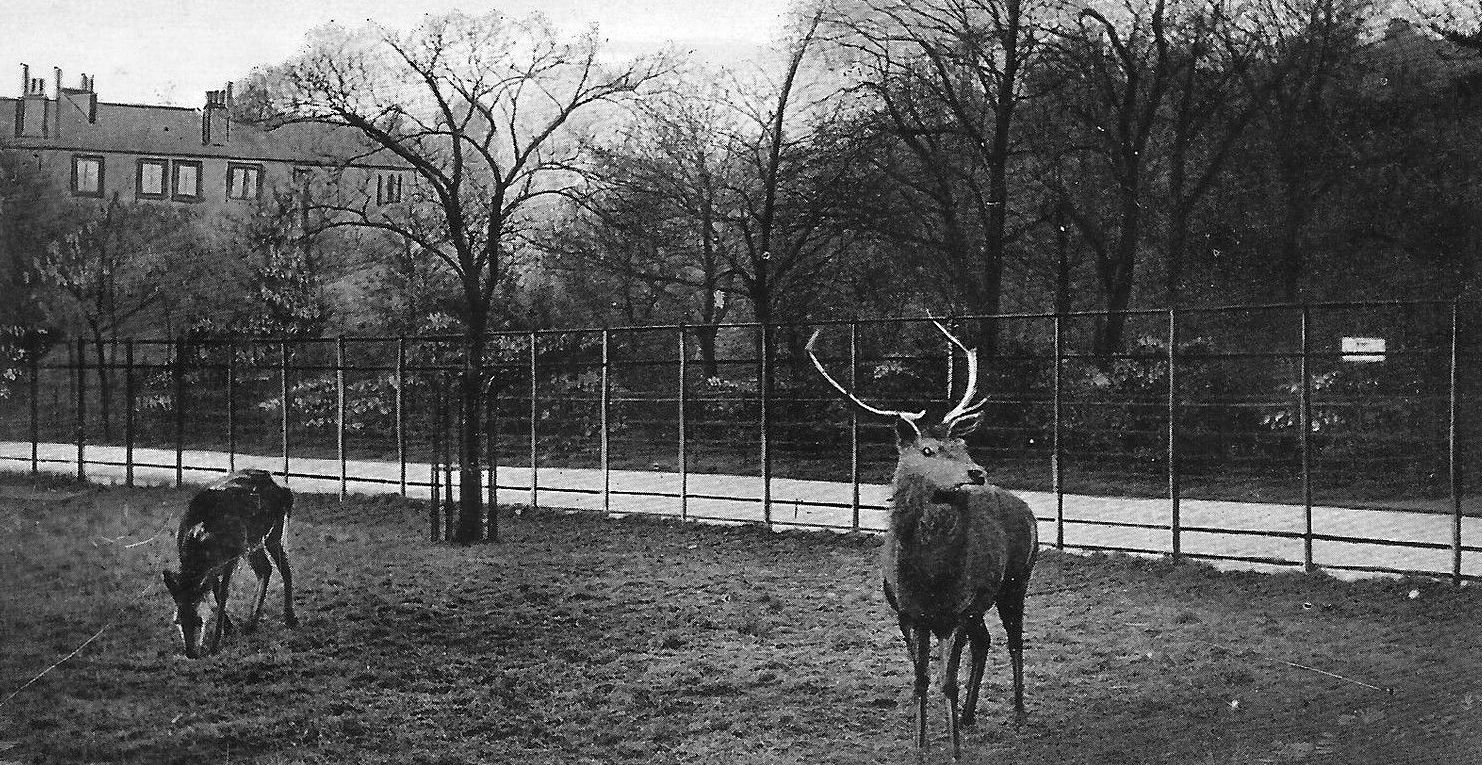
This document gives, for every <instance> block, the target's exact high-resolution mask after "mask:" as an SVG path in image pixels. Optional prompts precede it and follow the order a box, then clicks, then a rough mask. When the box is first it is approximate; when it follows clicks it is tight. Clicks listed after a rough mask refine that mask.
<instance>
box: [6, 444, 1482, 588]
mask: <svg viewBox="0 0 1482 765" xmlns="http://www.w3.org/2000/svg"><path fill="white" fill-rule="evenodd" d="M39 453H40V457H41V459H42V460H44V462H43V463H42V465H41V467H42V469H43V470H45V471H47V472H51V473H62V474H75V472H76V470H77V465H76V459H77V447H76V446H75V445H73V444H52V443H48V444H41V446H40V450H39ZM30 455H31V445H30V444H29V443H25V442H0V470H5V471H10V472H17V471H24V470H28V469H29V468H30ZM84 456H85V459H86V460H87V461H88V462H90V463H99V464H89V465H87V475H88V478H89V479H90V480H93V481H100V482H115V483H117V482H121V481H122V480H123V477H124V467H123V465H122V462H123V459H124V450H123V448H122V447H117V446H89V447H87V448H86V451H85V452H84ZM134 462H135V468H134V477H135V481H136V482H138V483H140V484H146V485H147V484H162V483H168V482H172V481H174V479H175V468H174V465H175V453H174V452H173V451H171V450H165V449H145V448H139V449H135V450H134ZM141 464H142V465H148V466H147V467H146V466H141ZM184 464H186V465H194V466H197V467H195V468H187V469H186V470H185V480H186V481H187V482H192V483H205V482H207V481H209V480H211V479H212V478H213V476H215V475H219V474H220V473H222V472H224V471H225V470H226V469H227V465H228V455H227V454H226V453H225V452H213V451H197V450H187V451H186V452H184ZM236 466H237V467H238V468H244V467H257V468H264V469H268V470H273V471H281V470H282V467H283V460H282V458H281V457H264V456H255V455H242V454H239V455H237V456H236ZM290 469H291V471H292V472H293V473H295V474H303V475H309V476H314V477H312V478H308V477H294V478H292V479H291V480H290V482H289V483H290V485H291V486H292V487H293V488H295V489H297V490H299V491H311V492H327V493H334V492H337V491H339V489H340V479H339V475H340V468H339V463H338V462H337V461H336V460H332V459H312V458H298V457H295V458H292V459H291V460H290ZM429 469H430V468H429V466H428V465H427V463H408V464H407V475H408V478H409V480H412V481H423V482H425V481H426V480H427V476H428V472H429ZM346 475H347V476H348V478H347V480H346V482H345V488H346V489H347V490H348V491H350V492H359V493H384V492H394V491H398V490H399V488H400V486H399V476H398V466H397V464H396V463H394V462H380V461H366V460H351V461H349V462H347V463H346ZM538 477H539V491H538V496H537V501H538V502H539V503H540V504H542V505H550V506H556V507H571V508H578V509H583V510H603V509H606V510H608V511H610V512H612V513H618V514H623V513H647V514H659V515H676V516H677V515H680V514H681V512H683V513H685V514H687V515H688V516H690V517H692V518H696V519H701V520H711V521H756V520H761V519H762V517H763V514H762V507H761V502H760V497H761V496H762V481H761V479H760V478H756V477H751V476H734V475H706V474H691V475H689V476H688V477H687V479H684V480H685V481H687V483H686V485H685V487H684V488H685V493H686V495H687V498H686V499H685V500H684V501H683V503H681V500H680V498H679V494H680V489H681V476H680V475H679V474H677V473H662V472H649V471H635V470H614V471H611V472H610V473H609V477H608V487H607V488H608V491H607V493H606V496H605V497H604V492H603V476H602V472H601V471H600V470H596V469H586V468H540V469H539V471H538ZM366 479H371V480H366ZM499 484H500V487H501V488H500V490H499V495H500V496H499V500H500V501H501V502H511V503H523V502H528V501H529V498H530V492H529V486H530V470H529V467H528V466H507V465H505V466H500V468H499ZM407 493H408V495H410V496H414V497H427V496H428V494H429V491H428V488H427V487H426V486H425V485H424V486H409V487H408V488H407ZM1017 493H1018V494H1019V495H1020V496H1021V497H1023V498H1024V500H1025V501H1027V502H1028V503H1029V504H1030V506H1031V507H1033V508H1034V511H1035V513H1036V515H1038V516H1039V517H1040V538H1041V540H1042V541H1044V542H1049V543H1053V542H1054V541H1055V538H1056V523H1055V515H1056V499H1055V495H1054V494H1052V493H1048V492H1035V491H1021V492H1017ZM888 494H889V487H888V486H884V485H879V484H863V485H861V486H860V487H859V503H860V506H861V509H860V511H859V526H860V528H861V529H864V530H870V531H878V530H880V529H881V528H883V526H884V522H885V516H884V511H883V510H882V509H881V508H883V506H884V503H885V501H886V498H887V496H888ZM604 502H605V503H606V505H605V506H604ZM852 507H853V489H852V487H851V486H850V484H848V483H835V482H829V481H810V480H798V479H789V478H776V479H773V481H772V520H773V522H774V525H775V526H777V527H779V528H786V527H789V526H792V525H794V524H797V525H808V526H826V527H833V528H843V529H848V528H850V526H851V523H852V520H853V510H852ZM1170 515H1171V511H1170V504H1169V502H1168V500H1167V499H1137V498H1125V497H1097V496H1085V495H1074V494H1067V495H1065V498H1064V517H1065V521H1066V523H1065V526H1064V533H1065V543H1066V544H1067V545H1073V546H1084V547H1093V548H1094V547H1117V548H1127V549H1132V550H1143V551H1150V552H1166V551H1169V550H1170V549H1171V546H1172V541H1173V535H1172V532H1171V531H1170V529H1169V525H1170ZM1088 522H1093V523H1088ZM1108 523H1110V524H1131V525H1099V524H1108ZM1452 523H1453V521H1452V518H1451V516H1449V515H1438V514H1430V513H1419V512H1404V511H1395V510H1366V509H1353V508H1343V507H1325V506H1318V507H1314V508H1313V509H1312V526H1313V531H1314V533H1315V534H1320V535H1332V536H1340V537H1348V538H1355V539H1363V540H1390V541H1393V542H1398V543H1418V544H1429V545H1436V546H1438V547H1436V548H1425V547H1404V546H1396V545H1393V544H1382V543H1376V542H1367V541H1364V542H1351V541H1327V540H1320V539H1319V540H1314V542H1313V549H1312V554H1313V561H1314V562H1315V563H1316V564H1317V565H1318V566H1332V565H1347V566H1373V567H1385V568H1393V569H1400V570H1407V571H1417V572H1432V573H1436V574H1449V573H1450V572H1451V569H1452V555H1453V553H1452V550H1451V549H1450V545H1451V540H1452ZM1141 525H1151V526H1155V527H1156V528H1141V527H1139V526H1141ZM1180 525H1181V526H1182V529H1183V530H1182V533H1181V536H1180V545H1181V549H1182V551H1183V552H1186V553H1195V554H1204V555H1216V556H1241V557H1251V558H1263V559H1271V560H1280V561H1288V562H1296V563H1300V562H1301V561H1302V558H1303V540H1302V539H1301V538H1300V535H1301V534H1302V532H1303V529H1304V527H1305V522H1304V513H1303V509H1302V507H1301V506H1299V505H1280V504H1264V503H1253V502H1225V501H1213V500H1193V499H1185V500H1183V501H1182V502H1181V503H1180ZM1194 529H1198V530H1194ZM1241 532H1278V533H1282V532H1284V533H1288V534H1293V535H1296V537H1295V538H1283V537H1268V536H1259V535H1255V534H1250V533H1241ZM1479 539H1482V518H1463V519H1462V541H1463V543H1464V544H1467V545H1472V546H1476V545H1477V544H1478V540H1479ZM1211 563H1213V564H1214V565H1216V566H1218V567H1220V568H1226V569H1249V570H1277V569H1279V568H1288V567H1282V566H1274V565H1267V564H1262V563H1249V562H1243V561H1220V560H1213V561H1211ZM1462 572H1463V573H1464V574H1470V575H1479V576H1482V553H1479V552H1471V551H1464V552H1463V554H1462ZM1330 573H1332V574H1333V575H1335V576H1338V577H1342V578H1357V577H1361V576H1366V575H1367V574H1364V573H1362V572H1350V571H1342V570H1330Z"/></svg>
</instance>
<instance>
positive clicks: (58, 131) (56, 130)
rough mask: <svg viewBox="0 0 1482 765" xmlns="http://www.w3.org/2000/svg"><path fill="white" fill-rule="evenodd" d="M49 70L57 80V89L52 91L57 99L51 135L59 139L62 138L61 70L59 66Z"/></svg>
mask: <svg viewBox="0 0 1482 765" xmlns="http://www.w3.org/2000/svg"><path fill="white" fill-rule="evenodd" d="M51 70H52V73H53V74H55V75H56V78H57V89H56V90H54V91H52V92H53V93H55V94H56V98H57V107H56V111H55V112H54V114H55V115H56V116H55V117H54V118H53V119H52V134H53V135H54V136H55V137H56V138H61V137H62V68H61V67H60V66H54V67H52V68H51Z"/></svg>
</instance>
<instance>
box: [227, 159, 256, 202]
mask: <svg viewBox="0 0 1482 765" xmlns="http://www.w3.org/2000/svg"><path fill="white" fill-rule="evenodd" d="M260 196H262V165H244V164H239V163H236V162H228V163H227V166H226V197H227V199H257V198H258V197H260Z"/></svg>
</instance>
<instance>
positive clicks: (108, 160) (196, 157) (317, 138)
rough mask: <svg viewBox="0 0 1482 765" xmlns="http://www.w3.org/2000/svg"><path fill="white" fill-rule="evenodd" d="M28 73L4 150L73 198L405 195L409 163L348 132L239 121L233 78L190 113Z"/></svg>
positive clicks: (218, 206)
mask: <svg viewBox="0 0 1482 765" xmlns="http://www.w3.org/2000/svg"><path fill="white" fill-rule="evenodd" d="M21 81H22V91H21V94H20V96H19V97H18V98H0V150H9V151H12V152H15V153H18V154H19V156H20V158H21V160H22V161H25V162H35V167H36V168H37V170H38V171H39V173H40V175H41V176H42V177H43V178H47V179H49V180H50V181H51V183H52V186H53V188H54V189H56V190H58V191H60V192H61V193H63V194H64V195H68V196H71V197H74V198H77V199H80V200H86V199H99V200H118V201H123V202H132V201H136V200H137V201H141V202H149V203H158V204H172V205H194V206H199V207H200V208H202V209H203V211H210V212H227V213H229V212H232V211H234V210H245V209H248V208H249V207H250V206H251V205H252V203H254V202H255V201H256V200H259V199H262V198H263V197H264V195H265V194H268V193H269V192H270V191H271V190H273V189H280V190H281V189H309V188H316V189H324V188H328V187H330V186H333V193H336V194H337V195H339V196H338V199H339V201H340V202H341V203H346V204H352V205H356V206H359V205H360V204H366V205H385V204H396V203H399V202H401V201H402V197H403V188H404V183H405V176H406V167H405V165H403V164H401V163H399V162H398V161H389V160H388V161H377V160H376V159H374V156H375V155H374V153H373V152H369V151H367V147H366V145H365V143H364V142H363V140H362V139H360V138H359V137H358V134H356V133H355V132H354V131H352V130H349V129H347V128H334V127H330V126H326V125H309V124H303V125H299V124H294V125H283V126H280V127H277V128H275V129H271V130H269V129H265V128H263V127H261V126H258V125H254V124H249V123H241V122H234V121H233V119H232V107H233V103H232V86H231V85H230V84H228V85H227V86H226V88H225V89H224V90H214V91H209V92H207V93H206V99H205V103H204V105H203V107H202V108H200V109H187V108H181V107H174V106H152V105H141V104H122V103H110V102H106V101H100V100H99V99H98V93H97V90H96V88H95V82H94V78H92V77H89V76H87V75H82V76H81V77H80V78H79V80H78V84H77V86H76V87H67V86H64V85H63V83H62V71H61V70H60V69H56V70H54V78H53V81H52V85H53V87H52V89H51V90H50V93H49V92H48V87H47V86H48V82H47V79H46V78H43V77H32V76H31V69H30V67H28V66H26V65H22V66H21ZM7 115H14V124H13V126H11V129H6V127H7V126H5V125H4V122H5V121H6V119H5V118H6V116H7ZM366 157H370V158H368V159H367V158H366ZM347 166H348V168H347ZM319 193H324V192H322V191H321V192H319Z"/></svg>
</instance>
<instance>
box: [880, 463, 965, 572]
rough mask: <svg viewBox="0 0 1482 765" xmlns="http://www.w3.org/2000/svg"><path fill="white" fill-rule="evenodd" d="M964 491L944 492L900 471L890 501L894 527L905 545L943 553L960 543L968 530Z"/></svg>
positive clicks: (893, 529)
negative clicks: (964, 517) (963, 508)
mask: <svg viewBox="0 0 1482 765" xmlns="http://www.w3.org/2000/svg"><path fill="white" fill-rule="evenodd" d="M965 499H966V496H965V495H963V494H961V493H951V494H943V493H942V492H941V491H940V490H939V489H938V488H937V487H935V486H932V485H930V484H928V483H927V482H925V481H923V480H921V479H920V478H916V477H913V476H910V475H904V474H902V473H900V472H897V473H896V476H895V488H894V492H893V494H892V495H891V500H890V506H891V509H890V528H891V531H892V532H894V533H895V536H896V538H897V539H899V540H900V541H901V543H902V544H905V545H908V546H911V547H915V548H918V549H940V550H942V551H943V552H946V551H947V550H949V549H951V548H953V547H955V546H957V545H959V544H961V543H962V540H963V538H964V536H965V533H966V528H965V524H964V523H963V517H962V503H963V501H964V500H965Z"/></svg>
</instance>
